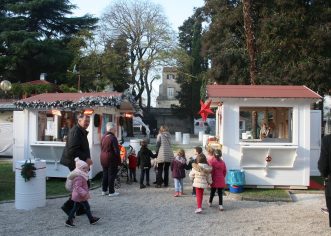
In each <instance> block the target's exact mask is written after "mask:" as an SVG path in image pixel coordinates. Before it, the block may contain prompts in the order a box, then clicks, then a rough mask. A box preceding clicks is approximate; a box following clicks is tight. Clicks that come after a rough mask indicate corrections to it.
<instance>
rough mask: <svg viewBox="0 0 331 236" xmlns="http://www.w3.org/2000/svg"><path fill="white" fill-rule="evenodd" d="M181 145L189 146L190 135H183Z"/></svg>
mask: <svg viewBox="0 0 331 236" xmlns="http://www.w3.org/2000/svg"><path fill="white" fill-rule="evenodd" d="M183 144H190V134H189V133H184V134H183Z"/></svg>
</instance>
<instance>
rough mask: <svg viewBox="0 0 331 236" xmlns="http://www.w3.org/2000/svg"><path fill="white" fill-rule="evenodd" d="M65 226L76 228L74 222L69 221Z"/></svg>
mask: <svg viewBox="0 0 331 236" xmlns="http://www.w3.org/2000/svg"><path fill="white" fill-rule="evenodd" d="M65 225H66V226H67V227H75V225H74V222H73V221H72V220H67V221H66V224H65Z"/></svg>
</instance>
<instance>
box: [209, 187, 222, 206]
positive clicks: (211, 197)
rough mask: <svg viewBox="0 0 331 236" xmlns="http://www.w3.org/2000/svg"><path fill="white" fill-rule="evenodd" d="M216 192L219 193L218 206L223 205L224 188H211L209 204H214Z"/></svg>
mask: <svg viewBox="0 0 331 236" xmlns="http://www.w3.org/2000/svg"><path fill="white" fill-rule="evenodd" d="M216 190H217V192H218V201H219V202H218V205H223V188H211V190H210V196H209V202H210V203H212V202H213V198H214V196H215V193H216Z"/></svg>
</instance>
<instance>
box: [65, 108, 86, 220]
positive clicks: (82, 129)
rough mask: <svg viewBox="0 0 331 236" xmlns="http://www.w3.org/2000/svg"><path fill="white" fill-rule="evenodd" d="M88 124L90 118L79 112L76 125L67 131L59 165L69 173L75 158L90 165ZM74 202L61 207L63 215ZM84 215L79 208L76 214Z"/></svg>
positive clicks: (69, 201)
mask: <svg viewBox="0 0 331 236" xmlns="http://www.w3.org/2000/svg"><path fill="white" fill-rule="evenodd" d="M89 124H90V116H88V115H85V114H84V112H81V113H79V114H78V115H77V124H76V125H75V126H74V127H72V129H71V130H70V131H69V134H68V137H67V142H66V145H65V147H64V150H63V153H62V157H61V160H60V163H61V164H62V165H64V166H67V167H68V168H69V170H70V171H73V170H74V169H75V161H74V159H75V158H76V157H79V159H81V160H83V161H85V162H86V163H87V164H88V165H89V166H90V165H92V160H91V155H90V147H89V142H88V140H87V134H88V131H87V130H86V129H87V128H88V126H89ZM73 204H74V202H73V201H72V200H71V198H69V200H68V201H66V202H65V203H64V204H63V206H62V207H61V208H62V210H63V211H64V212H65V213H67V214H68V213H69V211H70V210H71V209H72V207H73ZM82 213H84V211H83V209H82V208H79V209H78V211H77V214H78V215H80V214H82Z"/></svg>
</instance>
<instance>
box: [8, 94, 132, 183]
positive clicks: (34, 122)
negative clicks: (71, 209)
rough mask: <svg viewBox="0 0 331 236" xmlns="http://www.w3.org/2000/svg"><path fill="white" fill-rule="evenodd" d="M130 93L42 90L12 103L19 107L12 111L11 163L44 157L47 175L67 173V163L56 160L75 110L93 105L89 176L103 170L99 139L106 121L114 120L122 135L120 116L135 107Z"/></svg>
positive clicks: (65, 174) (118, 131)
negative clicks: (64, 164) (63, 163)
mask: <svg viewBox="0 0 331 236" xmlns="http://www.w3.org/2000/svg"><path fill="white" fill-rule="evenodd" d="M130 101H132V100H131V99H129V97H126V96H124V95H123V94H122V93H117V92H99V93H45V94H39V95H36V96H32V97H29V98H26V99H23V100H20V101H18V102H16V103H15V105H16V106H17V108H19V109H22V111H15V112H14V128H13V133H14V135H13V136H14V148H13V163H16V162H17V161H19V160H27V159H34V158H36V159H41V160H46V177H66V176H67V175H68V173H69V170H68V168H67V167H65V166H63V165H61V164H60V163H59V161H60V159H61V156H62V152H63V148H64V146H65V138H66V135H67V132H68V130H69V129H70V128H71V127H72V126H73V125H74V124H75V122H76V119H75V118H76V114H75V112H80V111H81V110H84V109H93V110H94V113H93V114H92V115H91V123H90V125H89V127H88V129H87V130H88V132H89V133H88V141H89V145H90V151H91V158H92V160H93V166H92V167H91V171H90V178H93V177H94V176H95V175H96V174H98V173H99V172H100V171H102V168H101V165H100V160H99V156H100V139H101V137H102V135H103V134H104V133H105V124H106V123H107V122H108V121H112V122H115V123H116V124H117V127H118V130H117V133H116V135H117V137H118V138H119V139H120V138H121V132H120V130H121V127H120V125H119V123H120V122H119V119H120V117H121V116H124V115H125V114H128V113H132V112H133V111H134V107H133V105H132V104H133V103H131V102H130Z"/></svg>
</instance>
